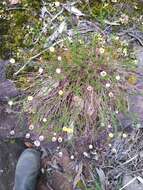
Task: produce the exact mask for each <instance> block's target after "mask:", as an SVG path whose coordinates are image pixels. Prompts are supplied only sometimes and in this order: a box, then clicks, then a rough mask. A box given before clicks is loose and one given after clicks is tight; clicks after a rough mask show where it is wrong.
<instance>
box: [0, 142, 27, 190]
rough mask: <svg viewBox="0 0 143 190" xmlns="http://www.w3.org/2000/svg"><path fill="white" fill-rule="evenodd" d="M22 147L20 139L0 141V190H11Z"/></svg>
mask: <svg viewBox="0 0 143 190" xmlns="http://www.w3.org/2000/svg"><path fill="white" fill-rule="evenodd" d="M23 150H24V145H23V144H22V142H21V140H20V139H17V140H9V141H2V140H0V190H12V189H13V185H14V173H15V167H16V163H17V160H18V157H19V156H20V154H21V152H22V151H23Z"/></svg>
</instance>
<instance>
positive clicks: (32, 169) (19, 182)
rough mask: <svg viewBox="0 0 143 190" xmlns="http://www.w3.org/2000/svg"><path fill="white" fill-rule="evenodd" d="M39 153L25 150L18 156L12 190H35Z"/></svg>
mask: <svg viewBox="0 0 143 190" xmlns="http://www.w3.org/2000/svg"><path fill="white" fill-rule="evenodd" d="M40 156H41V153H40V152H38V151H36V150H34V149H26V150H25V151H24V152H23V153H22V154H21V156H20V158H19V160H18V163H17V166H16V172H15V185H14V190H35V189H36V183H37V176H38V174H39V169H40Z"/></svg>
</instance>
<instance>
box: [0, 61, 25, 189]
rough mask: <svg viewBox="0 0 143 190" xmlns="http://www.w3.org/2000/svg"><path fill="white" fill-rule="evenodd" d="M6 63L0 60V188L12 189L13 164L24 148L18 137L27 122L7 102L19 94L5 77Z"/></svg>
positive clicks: (23, 132) (22, 132) (23, 131)
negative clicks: (12, 132)
mask: <svg viewBox="0 0 143 190" xmlns="http://www.w3.org/2000/svg"><path fill="white" fill-rule="evenodd" d="M7 63H8V62H4V61H0V190H12V189H13V184H14V173H15V166H16V163H17V160H18V157H19V155H20V154H21V152H22V151H23V150H24V145H23V144H22V139H21V140H20V138H19V137H23V135H24V134H25V130H26V123H27V119H26V116H24V115H21V114H20V109H19V108H18V109H17V108H14V109H12V108H11V107H10V106H8V104H7V101H8V100H10V99H11V98H16V97H17V96H19V94H20V93H19V91H18V90H17V88H16V86H15V85H14V83H13V82H12V81H10V80H7V79H6V75H5V70H6V65H7ZM12 130H14V131H15V134H14V135H10V131H12ZM14 138H15V139H14ZM6 139H7V140H6ZM8 139H9V140H8Z"/></svg>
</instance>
